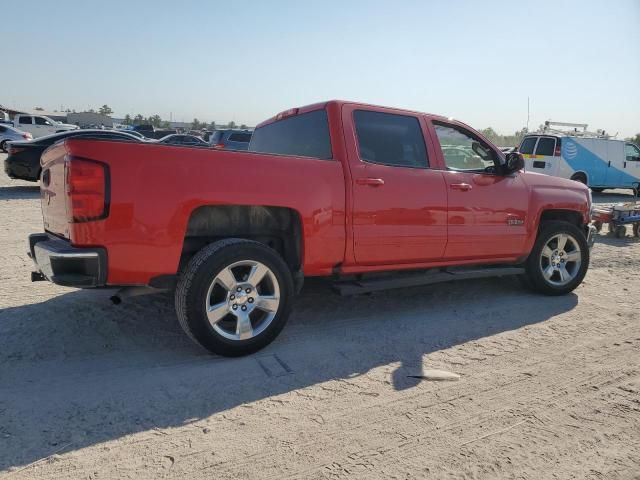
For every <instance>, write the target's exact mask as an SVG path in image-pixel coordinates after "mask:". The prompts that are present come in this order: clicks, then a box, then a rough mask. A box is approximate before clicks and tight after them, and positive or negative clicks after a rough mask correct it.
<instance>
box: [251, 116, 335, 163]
mask: <svg viewBox="0 0 640 480" xmlns="http://www.w3.org/2000/svg"><path fill="white" fill-rule="evenodd" d="M249 151H251V152H260V153H273V154H277V155H296V156H300V157H310V158H319V159H329V158H331V140H330V139H329V121H328V119H327V112H326V110H315V111H313V112H309V113H303V114H302V115H296V116H293V117H288V118H284V119H283V120H280V121H277V122H274V123H270V124H268V125H265V126H264V127H260V128H258V129H257V130H256V131H255V132H254V133H253V136H252V137H251V143H250V144H249Z"/></svg>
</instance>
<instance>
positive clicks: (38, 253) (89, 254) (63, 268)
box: [29, 233, 107, 288]
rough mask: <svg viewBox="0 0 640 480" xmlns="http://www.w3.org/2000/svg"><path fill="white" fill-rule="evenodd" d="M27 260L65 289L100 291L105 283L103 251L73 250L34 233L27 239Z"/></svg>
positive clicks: (52, 238) (47, 236) (104, 252)
mask: <svg viewBox="0 0 640 480" xmlns="http://www.w3.org/2000/svg"><path fill="white" fill-rule="evenodd" d="M29 256H30V257H31V259H32V260H33V261H34V263H35V266H36V269H37V270H38V271H39V272H40V273H42V275H44V276H45V278H46V279H47V280H49V281H50V282H53V283H55V284H58V285H64V286H67V287H79V288H91V287H101V286H103V285H105V284H106V281H107V252H106V250H105V249H104V248H76V247H73V246H71V244H70V243H69V242H68V241H65V240H62V239H59V238H56V237H53V236H50V235H47V234H46V233H37V234H33V235H29Z"/></svg>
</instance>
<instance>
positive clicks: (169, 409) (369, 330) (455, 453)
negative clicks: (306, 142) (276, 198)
mask: <svg viewBox="0 0 640 480" xmlns="http://www.w3.org/2000/svg"><path fill="white" fill-rule="evenodd" d="M2 160H4V155H0V161H2ZM0 176H1V178H0V242H1V245H2V248H1V250H0V261H1V263H2V270H1V272H0V275H1V282H0V302H1V304H0V479H5V478H10V479H40V478H43V479H44V478H47V479H48V478H65V479H67V478H68V479H106V478H131V479H161V478H189V479H205V478H206V479H254V478H258V479H278V480H280V479H286V478H304V479H347V478H349V479H351V478H353V479H355V478H361V479H376V478H393V479H423V478H434V479H441V478H451V479H453V478H455V479H462V478H464V479H467V478H469V479H495V478H518V479H536V480H538V479H547V478H549V479H551V478H554V479H566V478H575V479H632V478H640V300H639V299H640V275H639V274H640V241H638V239H635V238H631V237H630V236H628V237H627V238H625V239H615V238H612V237H610V236H607V235H606V234H605V235H603V236H601V237H600V238H599V239H598V241H597V243H596V246H595V249H594V251H593V257H592V266H591V269H590V270H589V273H588V275H587V277H586V280H585V282H584V284H583V285H582V286H581V287H579V288H578V289H577V290H576V291H575V294H572V295H568V296H565V297H559V298H550V297H542V296H538V295H535V294H532V293H529V292H526V291H524V290H522V289H521V288H520V286H519V285H518V284H517V282H514V281H513V279H508V278H505V279H492V280H488V281H486V280H482V281H467V282H460V283H457V284H444V285H437V286H428V287H419V288H412V289H409V290H405V291H403V292H397V291H396V292H384V293H378V294H374V295H370V296H360V297H355V298H340V297H337V296H333V295H332V294H331V293H329V291H328V289H327V288H326V285H324V284H323V283H322V282H313V283H309V284H308V285H307V286H306V287H305V289H304V291H303V294H302V296H301V298H300V299H299V301H298V303H297V306H296V308H295V311H294V313H293V315H292V317H291V320H290V323H289V325H288V326H287V328H286V329H285V331H284V332H283V334H282V335H281V336H280V338H279V339H277V340H276V341H275V342H274V343H273V344H272V345H271V346H270V347H268V348H267V349H266V350H264V351H262V352H260V353H259V354H257V355H255V356H252V357H247V358H242V359H224V358H218V357H213V356H210V355H208V354H206V353H205V352H203V351H202V350H200V349H199V348H198V347H196V346H195V345H192V344H191V343H190V341H189V340H187V339H186V337H185V336H184V335H183V334H182V332H181V331H180V330H179V327H178V326H177V323H176V321H175V317H174V312H173V305H172V300H171V297H169V296H162V297H155V298H154V297H142V298H138V299H133V300H131V301H129V302H128V303H124V304H122V305H120V306H117V307H115V306H112V305H111V304H110V302H109V301H108V297H109V294H110V293H109V292H107V291H80V290H74V289H70V288H62V287H56V286H54V285H51V284H49V283H46V282H39V283H33V284H32V283H31V282H30V281H29V272H30V270H31V266H30V263H29V262H30V261H29V259H28V258H27V256H26V254H25V251H26V237H27V235H28V234H29V233H31V232H37V231H40V229H41V223H42V219H41V216H40V209H39V196H38V195H39V194H38V190H37V187H34V186H33V184H28V183H24V182H16V181H11V180H9V179H7V178H6V177H5V176H4V174H3V173H2V174H0ZM629 198H630V197H629V196H627V195H625V192H623V191H620V192H619V193H617V194H608V195H607V194H603V195H596V198H595V199H596V201H597V202H600V203H608V202H615V201H620V200H624V199H629ZM603 233H606V227H605V231H604V232H603ZM432 370H443V371H446V372H453V373H455V374H458V375H459V376H460V379H459V380H458V381H435V380H433V379H431V377H430V375H431V373H432V372H431V371H432Z"/></svg>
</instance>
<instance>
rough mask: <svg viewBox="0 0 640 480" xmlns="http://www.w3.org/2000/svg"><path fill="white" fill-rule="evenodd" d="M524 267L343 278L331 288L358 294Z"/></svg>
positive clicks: (519, 270)
mask: <svg viewBox="0 0 640 480" xmlns="http://www.w3.org/2000/svg"><path fill="white" fill-rule="evenodd" d="M523 273H524V268H520V267H486V268H458V269H450V270H439V269H437V270H429V271H427V272H421V273H402V274H396V275H393V276H387V277H379V278H370V279H364V280H348V281H347V280H345V281H339V282H335V283H334V284H333V289H334V290H335V291H336V292H338V293H339V294H340V295H342V296H344V297H346V296H349V295H358V294H360V293H369V292H377V291H380V290H389V289H392V288H406V287H416V286H419V285H429V284H431V283H442V282H453V281H455V280H469V279H473V278H488V277H501V276H505V275H520V274H523Z"/></svg>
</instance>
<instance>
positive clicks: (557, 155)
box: [553, 139, 562, 157]
mask: <svg viewBox="0 0 640 480" xmlns="http://www.w3.org/2000/svg"><path fill="white" fill-rule="evenodd" d="M561 150H562V149H561V145H560V139H558V140H556V149H555V151H554V152H553V156H554V157H560V156H562V153H561Z"/></svg>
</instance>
